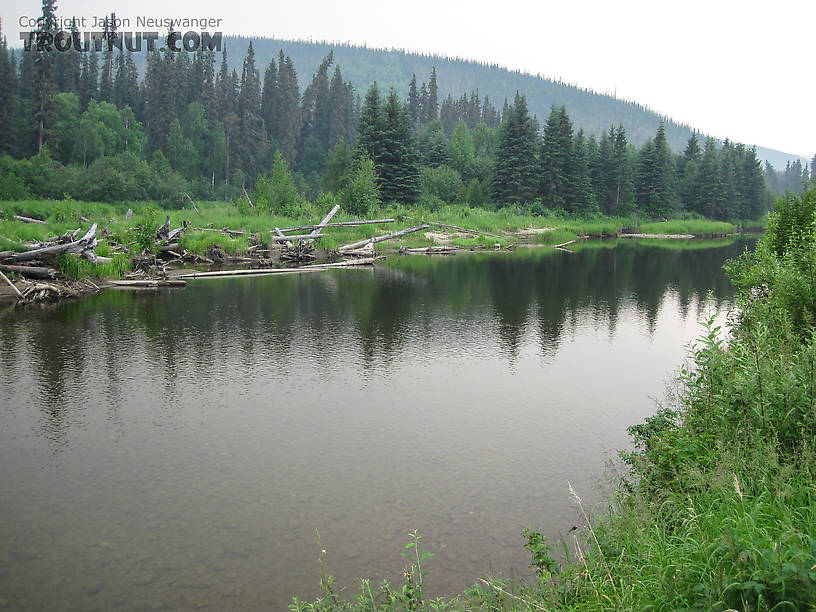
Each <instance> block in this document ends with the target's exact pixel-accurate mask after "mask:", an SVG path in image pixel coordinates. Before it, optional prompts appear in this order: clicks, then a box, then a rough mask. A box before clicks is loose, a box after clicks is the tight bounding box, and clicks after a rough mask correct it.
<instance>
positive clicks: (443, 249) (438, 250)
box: [399, 246, 464, 255]
mask: <svg viewBox="0 0 816 612" xmlns="http://www.w3.org/2000/svg"><path fill="white" fill-rule="evenodd" d="M462 251H464V249H460V248H459V247H447V246H430V247H421V248H416V249H408V248H406V247H402V248H401V249H400V251H399V252H400V253H405V254H409V255H417V254H423V255H446V254H449V253H459V252H462Z"/></svg>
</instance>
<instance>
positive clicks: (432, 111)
mask: <svg viewBox="0 0 816 612" xmlns="http://www.w3.org/2000/svg"><path fill="white" fill-rule="evenodd" d="M438 98H439V86H438V85H437V83H436V66H433V67H432V68H431V78H430V80H429V81H428V104H427V105H426V108H425V121H426V123H427V122H430V121H433V120H435V119H436V117H437V113H438V111H439V100H438Z"/></svg>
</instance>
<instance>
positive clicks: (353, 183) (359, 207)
mask: <svg viewBox="0 0 816 612" xmlns="http://www.w3.org/2000/svg"><path fill="white" fill-rule="evenodd" d="M340 202H341V206H342V207H343V210H345V211H346V212H347V213H349V214H352V215H356V216H358V217H364V216H366V215H367V214H368V213H369V212H370V211H371V210H373V209H374V208H377V207H379V206H380V188H379V186H378V185H377V171H376V170H375V168H374V162H373V161H371V158H370V157H368V156H365V157H363V158H361V159H360V160H359V162H358V163H357V167H356V168H355V169H354V172H353V173H352V175H351V177H350V178H349V181H348V183H346V186H345V187H344V188H343V190H342V191H341V193H340Z"/></svg>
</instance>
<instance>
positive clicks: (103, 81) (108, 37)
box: [99, 13, 118, 102]
mask: <svg viewBox="0 0 816 612" xmlns="http://www.w3.org/2000/svg"><path fill="white" fill-rule="evenodd" d="M117 36H118V34H117V31H116V14H115V13H111V14H110V17H106V18H105V25H104V31H103V33H102V40H103V42H104V46H103V48H102V75H101V78H100V79H99V100H101V101H102V102H114V98H113V77H114V70H115V67H114V59H113V49H114V47H115V41H116V38H117Z"/></svg>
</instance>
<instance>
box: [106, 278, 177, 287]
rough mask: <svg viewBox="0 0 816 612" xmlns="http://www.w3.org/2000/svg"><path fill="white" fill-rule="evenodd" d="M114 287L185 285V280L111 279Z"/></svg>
mask: <svg viewBox="0 0 816 612" xmlns="http://www.w3.org/2000/svg"><path fill="white" fill-rule="evenodd" d="M109 284H111V285H113V286H114V287H185V286H186V285H187V281H185V280H182V279H168V280H163V279H145V280H112V281H109Z"/></svg>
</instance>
